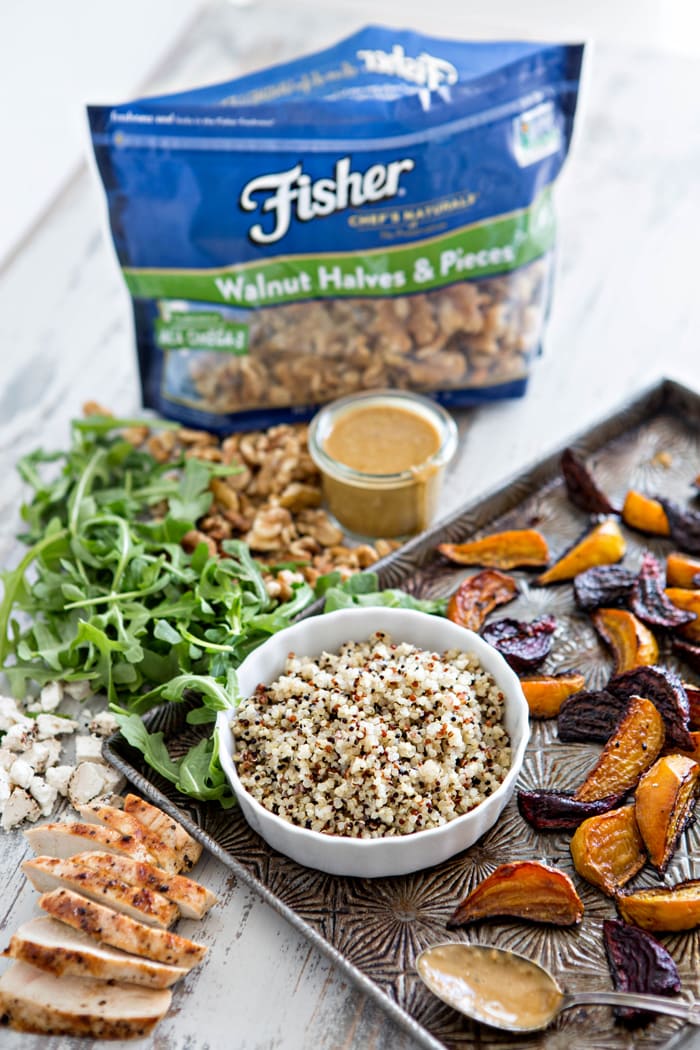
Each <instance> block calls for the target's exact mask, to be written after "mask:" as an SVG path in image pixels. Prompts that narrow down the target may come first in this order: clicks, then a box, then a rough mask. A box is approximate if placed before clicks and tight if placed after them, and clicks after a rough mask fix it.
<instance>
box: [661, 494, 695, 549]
mask: <svg viewBox="0 0 700 1050" xmlns="http://www.w3.org/2000/svg"><path fill="white" fill-rule="evenodd" d="M659 502H660V504H661V506H662V507H663V508H664V510H665V512H666V517H667V518H668V528H669V532H670V534H671V539H672V540H673V542H674V543H675V544H676V546H677V547H680V548H681V550H682V551H685V552H686V554H700V511H697V510H688V509H687V508H685V507H681V506H679V505H678V504H677V503H674V502H673V500H670V499H661V498H660V499H659Z"/></svg>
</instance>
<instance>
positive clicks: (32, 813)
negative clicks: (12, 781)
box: [2, 787, 41, 831]
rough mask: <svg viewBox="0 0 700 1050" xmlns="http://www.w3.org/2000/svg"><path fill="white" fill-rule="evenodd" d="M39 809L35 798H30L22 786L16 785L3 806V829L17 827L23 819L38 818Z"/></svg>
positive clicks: (39, 814)
mask: <svg viewBox="0 0 700 1050" xmlns="http://www.w3.org/2000/svg"><path fill="white" fill-rule="evenodd" d="M40 816H41V809H40V807H39V804H38V802H37V801H36V799H34V798H32V796H31V795H29V794H28V793H27V792H26V791H25V790H24V789H23V788H19V787H16V788H14V789H13V791H12V794H11V795H10V797H9V798H8V800H7V802H6V803H5V805H4V806H3V810H2V827H3V828H4V830H5V831H9V830H10V828H14V827H17V825H18V824H21V823H22V821H24V820H32V821H34V820H38V819H39V817H40Z"/></svg>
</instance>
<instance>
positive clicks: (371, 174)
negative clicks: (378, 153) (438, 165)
mask: <svg viewBox="0 0 700 1050" xmlns="http://www.w3.org/2000/svg"><path fill="white" fill-rule="evenodd" d="M414 167H415V161H413V160H409V159H408V158H407V159H405V160H392V161H390V162H389V163H388V164H373V165H372V166H371V167H369V168H367V170H366V171H351V170H350V157H341V159H340V160H339V161H337V163H336V165H335V170H334V172H333V178H330V179H329V178H325V179H315V180H313V181H312V179H311V176H310V175H307V174H305V172H304V170H303V167H302V165H301V164H296V165H295V166H294V167H293V168H289V169H288V170H287V171H277V172H275V173H274V174H271V175H259V176H258V177H257V178H255V179H251V181H250V182H248V183H246V185H245V186H244V187H243V190H242V191H241V196H240V201H239V203H240V206H241V208H243V210H244V211H256V209H257V208H258V207H260V210H261V211H262V212H265V213H270V214H271V215H272V220H273V225H272V228H271V229H269V230H265V229H264V228H263V226H262V224H261V223H255V225H254V226H251V227H250V230H249V231H248V236H249V237H250V239H251V241H253V242H254V243H255V244H272V243H274V242H275V241H279V240H280V239H281V238H282V237H284V235H285V234H286V233H287V231H288V230H289V225H290V223H291V220H292V213H294V216H295V217H296V218H297V219H298V220H299V221H300V222H310V221H311V220H312V219H318V218H320V217H321V216H325V215H332V214H333V213H334V212H337V211H343V210H344V209H345V208H358V207H360V205H362V204H369V203H372V202H373V201H380V200H387V199H388V198H389V197H395V196H396V194H397V193H398V192H399V179H400V178H401V176H402V174H403V173H404V172H405V171H412V170H413V168H414ZM255 194H268V196H267V197H265V199H264V200H263V202H262V204H260V203H259V201H258V200H256V199H255Z"/></svg>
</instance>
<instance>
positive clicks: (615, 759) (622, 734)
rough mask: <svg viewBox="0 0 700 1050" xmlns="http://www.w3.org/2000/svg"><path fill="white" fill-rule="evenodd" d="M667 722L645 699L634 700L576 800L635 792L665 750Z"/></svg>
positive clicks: (639, 697) (636, 698) (637, 698)
mask: <svg viewBox="0 0 700 1050" xmlns="http://www.w3.org/2000/svg"><path fill="white" fill-rule="evenodd" d="M665 735H666V733H665V729H664V720H663V718H662V717H661V715H660V714H659V712H658V711H657V709H656V708H655V707H654V705H653V704H652V702H651V700H647V699H646V698H645V697H643V696H633V697H632V698H631V700H630V702H629V706H628V708H627V714H626V715H625V717H624V718H623V719H622V721H621V722H620V724H619V726H618V727H617V729H616V730H615V732H614V733H613V735H612V736H611V737H610V739H609V740H608V742H607V744H606V745H605V747H604V748H603V751H602V753H601V755H600V758H599V759H598V761H597V762H596V764H595V765H594V766H593V769H592V770H591V771H590V773H589V774H588V776H587V777H586V779H585V780H584V782H583V784H582V785H581V787H580V788H579V789H578V791H577V792H576V794H575V795H574V797H575V798H577V799H580V800H581V801H582V802H594V801H595V800H596V799H600V798H606V797H607V796H608V795H622V794H624V793H625V792H626V791H629V790H630V788H633V787H634V785H635V784H636V783H637V781H638V780H639V778H640V777H641V775H642V774H643V773H646V771H647V769H649V767H650V766H651V765H653V763H654V762H655V760H656V758H657V757H658V755H659V753H660V752H661V748H662V747H663V746H664V737H665Z"/></svg>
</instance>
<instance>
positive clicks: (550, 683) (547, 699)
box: [520, 671, 586, 718]
mask: <svg viewBox="0 0 700 1050" xmlns="http://www.w3.org/2000/svg"><path fill="white" fill-rule="evenodd" d="M520 684H521V686H522V688H523V693H524V694H525V699H526V700H527V706H528V707H529V708H530V715H531V716H532V717H533V718H556V716H557V715H558V714H559V711H560V710H561V705H562V704H563V703H564V701H565V700H566V698H567V697H568V696H572V695H573V694H574V693H580V692H581V690H582V689H583V687H584V685H585V684H586V680H585V678H584V677H583V675H582V674H579V673H578V672H577V671H562V672H561V673H560V674H538V675H527V676H526V677H523V678H521V679H520Z"/></svg>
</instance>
